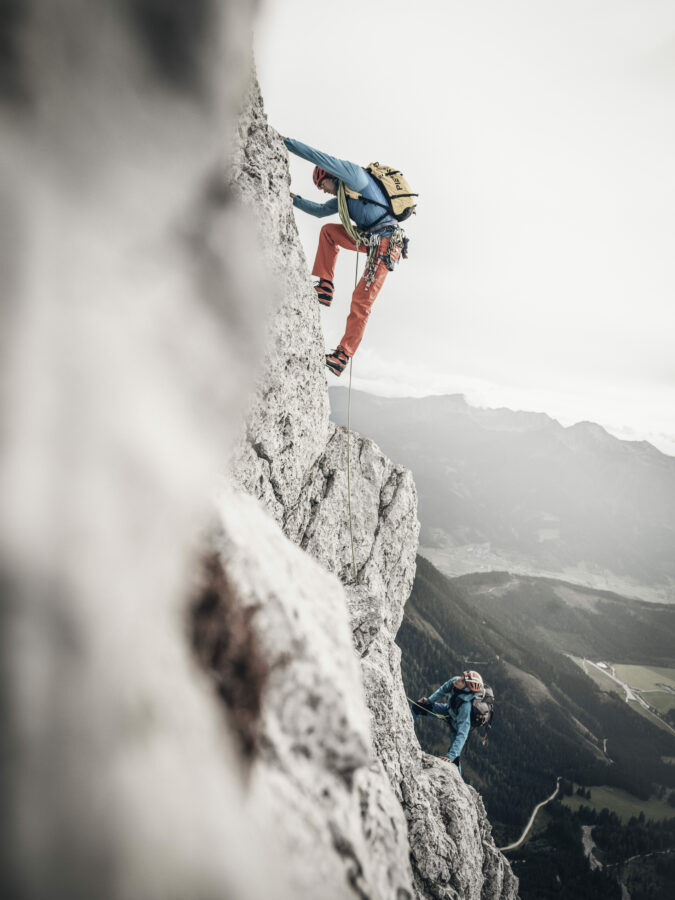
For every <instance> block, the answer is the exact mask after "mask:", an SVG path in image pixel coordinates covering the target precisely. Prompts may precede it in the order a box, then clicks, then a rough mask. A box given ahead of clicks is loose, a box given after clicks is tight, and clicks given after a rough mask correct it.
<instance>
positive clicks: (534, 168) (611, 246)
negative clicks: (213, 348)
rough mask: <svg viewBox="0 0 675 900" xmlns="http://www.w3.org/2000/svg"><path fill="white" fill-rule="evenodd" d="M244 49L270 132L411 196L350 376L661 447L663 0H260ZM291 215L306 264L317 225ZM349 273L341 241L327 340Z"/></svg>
mask: <svg viewBox="0 0 675 900" xmlns="http://www.w3.org/2000/svg"><path fill="white" fill-rule="evenodd" d="M255 46H256V58H257V66H258V74H259V78H260V82H261V87H262V91H263V96H264V101H265V107H266V111H267V114H268V118H269V120H270V123H271V124H272V125H273V126H274V127H275V128H277V129H278V131H280V132H281V133H282V134H285V135H289V136H291V137H296V138H299V139H301V140H303V141H305V142H307V143H309V144H311V145H313V146H315V147H318V148H319V149H321V150H324V151H326V152H328V153H332V154H334V155H335V156H339V157H343V158H346V159H350V160H352V161H355V162H360V163H362V164H367V163H368V162H370V161H371V160H375V159H378V160H380V161H383V162H386V163H389V164H395V165H396V166H397V167H399V168H401V169H402V170H403V171H404V172H405V174H406V177H407V178H408V180H409V181H410V183H411V185H412V188H413V190H415V191H419V193H420V198H419V207H418V215H417V216H416V217H415V218H414V219H412V220H409V223H407V224H406V230H407V232H408V235H409V237H410V239H411V246H410V259H409V260H407V261H404V262H402V263H401V264H400V266H399V268H398V269H397V270H396V271H395V272H394V273H393V274H391V275H390V276H389V277H388V279H387V282H386V283H385V286H384V288H383V290H382V293H381V294H380V296H379V297H378V299H377V301H376V302H375V304H374V307H373V312H372V315H371V318H370V321H369V324H368V328H367V330H366V334H365V338H364V341H363V344H362V345H361V348H360V349H359V351H358V353H357V354H356V356H355V358H354V385H355V386H356V387H360V388H362V389H365V390H370V391H371V392H373V393H382V394H388V395H401V396H418V395H423V394H429V393H453V392H461V393H465V394H466V395H467V398H468V399H469V401H470V402H472V403H475V404H476V405H486V406H499V405H504V406H509V407H511V408H517V409H530V410H537V411H544V412H547V413H549V414H550V415H552V416H554V417H556V418H558V419H559V420H560V421H561V422H563V424H566V425H567V424H571V423H573V422H576V421H580V420H583V419H590V420H592V421H596V422H599V423H601V424H602V425H604V426H605V427H606V428H608V429H609V430H610V431H612V432H613V433H614V434H617V435H619V436H620V437H627V438H634V439H643V438H644V439H648V440H650V441H652V443H654V444H655V445H656V446H658V447H659V448H660V449H662V450H664V451H665V452H669V453H671V454H675V351H674V344H675V252H674V248H675V212H674V210H675V165H674V163H675V2H674V0H508V2H505V0H475V2H471V3H469V2H466V0H418V2H417V3H416V4H413V3H411V2H399V0H388V2H387V3H382V2H374V0H361V2H353V0H342V2H341V3H339V4H335V3H323V2H317V0H283V2H282V0H279V2H276V3H274V2H271V0H268V2H267V3H263V4H262V6H261V12H260V15H259V18H258V26H257V33H256V36H255ZM311 170H312V167H311V165H309V164H308V163H305V162H303V161H302V160H299V159H297V158H295V157H291V172H292V177H293V189H294V190H295V191H296V192H297V193H300V194H302V195H303V196H305V197H308V198H310V199H314V200H323V199H325V195H323V194H321V195H319V193H318V192H317V191H316V190H315V189H314V187H313V185H312V180H311ZM296 220H297V222H298V226H299V228H300V234H301V238H302V241H303V244H304V246H305V250H306V253H307V256H308V259H309V261H310V265H311V262H312V261H313V257H314V251H315V248H316V241H317V238H318V233H319V228H320V226H321V224H324V223H325V221H327V220H323V221H321V220H318V219H314V218H312V217H310V216H306V215H304V214H303V213H301V212H300V211H296ZM328 221H330V220H328ZM353 283H354V255H353V254H350V253H345V252H343V253H342V255H341V260H340V264H339V267H338V270H337V274H336V298H337V299H336V300H335V301H334V303H333V307H332V308H331V309H329V310H324V311H322V319H323V323H324V332H325V335H326V345H327V346H328V347H331V348H332V347H334V346H335V345H336V343H337V341H338V340H339V338H340V337H341V335H342V332H343V330H344V322H345V318H346V314H347V311H348V304H349V298H350V295H351V289H352V287H353ZM343 380H344V376H343ZM331 383H332V382H331ZM335 383H336V384H338V383H341V382H338V381H337V380H336V381H335Z"/></svg>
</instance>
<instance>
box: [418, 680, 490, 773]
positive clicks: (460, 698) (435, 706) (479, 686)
mask: <svg viewBox="0 0 675 900" xmlns="http://www.w3.org/2000/svg"><path fill="white" fill-rule="evenodd" d="M483 689H484V685H483V679H482V678H481V676H480V675H479V674H478V672H474V671H473V670H471V671H468V672H464V673H462V675H455V677H454V678H451V679H450V680H449V681H446V682H445V684H442V685H441V686H440V687H439V689H438V690H437V691H434V693H433V694H432V695H431V696H430V697H420V699H419V700H418V701H417V703H416V704H414V705H412V706H411V707H410V708H411V711H412V714H413V719H417V717H418V716H425V715H427V713H429V712H432V713H435V714H436V715H439V716H447V722H448V726H449V727H450V735H451V739H450V747H449V748H448V752H447V754H446V755H445V756H441V757H440V759H443V760H445V761H446V762H452V763H454V764H455V765H456V766H457V768H458V769H459V772H460V775H461V773H462V766H461V765H460V756H461V754H462V750H463V749H464V744H465V743H466V739H467V738H468V736H469V731H470V730H471V705H472V703H473V699H474V697H475V696H476V694H479V693H482V692H483ZM442 697H445V699H444V700H443V702H439V701H440V699H441V698H442Z"/></svg>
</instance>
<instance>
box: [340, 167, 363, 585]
mask: <svg viewBox="0 0 675 900" xmlns="http://www.w3.org/2000/svg"><path fill="white" fill-rule="evenodd" d="M340 184H341V185H342V182H340ZM342 193H343V196H344V185H342ZM354 241H355V242H356V269H355V272H354V290H356V285H357V284H358V280H359V243H360V241H359V239H358V238H354ZM352 361H353V360H352V358H351V357H350V358H349V394H348V398H347V504H348V507H349V539H350V541H351V545H352V572H353V573H354V583H355V584H356V557H355V556H354V527H353V523H352V479H351V454H350V449H349V448H350V445H351V442H352V430H351V416H352Z"/></svg>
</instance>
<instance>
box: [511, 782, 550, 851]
mask: <svg viewBox="0 0 675 900" xmlns="http://www.w3.org/2000/svg"><path fill="white" fill-rule="evenodd" d="M559 790H560V775H558V778H557V780H556V783H555V790H554V791H553V793H552V794H551V796H550V797H547V798H546V800H542V801H541V803H537V805H536V806H535V808H534V809H533V810H532V815H531V816H530V821H529V822H528V823H527V825H526V826H525V830H524V831H523V833H522V834H521V836H520V837H519V838H518V840H517V841H516V842H515V844H509V845H508V847H500V848H499V849H500V851H501V852H502V853H506V851H507V850H517V849H518V847H520V845H521V844H522V843H523V841H524V840H525V838H526V837H527V836H528V834H529V833H530V828H532V826H533V825H534V820H535V819H536V818H537V813H538V812H539V810H540V809H541V808H542V806H546V804H547V803H550V802H551V800H555V798H556V797H557V796H558V791H559Z"/></svg>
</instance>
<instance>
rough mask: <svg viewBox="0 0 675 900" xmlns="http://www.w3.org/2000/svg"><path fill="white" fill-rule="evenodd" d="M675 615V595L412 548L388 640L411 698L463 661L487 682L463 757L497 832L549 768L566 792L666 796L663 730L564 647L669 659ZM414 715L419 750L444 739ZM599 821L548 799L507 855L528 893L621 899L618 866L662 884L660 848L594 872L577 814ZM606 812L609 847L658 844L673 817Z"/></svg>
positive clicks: (540, 787) (657, 892) (672, 747)
mask: <svg viewBox="0 0 675 900" xmlns="http://www.w3.org/2000/svg"><path fill="white" fill-rule="evenodd" d="M674 618H675V609H673V608H672V607H659V606H654V605H652V604H635V603H634V602H630V603H628V602H627V601H625V600H624V598H621V597H618V596H616V595H613V594H608V593H601V592H597V591H593V590H587V589H583V588H578V587H573V586H571V585H565V584H563V583H561V582H556V581H554V580H548V579H536V578H531V579H530V578H524V579H519V578H514V577H513V576H511V575H508V574H505V573H492V574H488V575H486V574H481V575H475V576H466V577H464V578H459V579H448V578H446V577H445V576H444V575H442V574H441V573H440V572H438V570H436V569H435V568H434V567H433V565H432V564H431V563H429V562H428V561H427V560H425V559H423V558H422V557H418V561H417V575H416V578H415V584H414V586H413V591H412V594H411V597H410V599H409V601H408V604H407V607H406V613H405V618H404V621H403V624H402V626H401V629H400V631H399V633H398V638H397V642H398V644H399V645H400V647H401V649H402V652H403V661H402V668H403V677H404V682H405V685H406V689H407V692H408V696H410V697H413V698H416V697H419V696H420V695H423V694H428V693H430V692H431V691H432V690H433V689H435V688H436V687H438V685H439V684H441V683H442V682H443V681H445V680H446V679H447V678H448V677H450V676H451V675H453V674H456V673H457V672H459V671H461V670H462V669H464V668H466V667H467V666H471V667H472V668H477V669H478V670H479V671H480V672H481V673H482V674H483V676H484V678H485V680H486V682H487V683H489V684H491V685H492V686H493V687H494V690H495V695H496V712H495V718H494V726H493V728H492V729H491V731H490V733H489V740H488V743H487V745H485V746H483V745H482V744H481V742H480V740H479V738H478V735H477V734H475V733H472V734H471V735H470V737H469V740H468V742H467V745H466V747H465V750H464V752H463V754H462V768H463V771H464V775H465V778H466V780H467V781H469V783H471V784H472V785H473V786H474V787H476V788H477V789H478V790H479V791H480V793H481V794H482V796H483V800H484V802H485V804H486V807H487V810H488V813H489V816H490V820H491V822H492V824H493V828H494V831H495V837H496V840H497V843H498V844H500V845H506V844H507V843H509V842H510V841H512V840H514V839H516V838H517V837H518V836H519V835H520V832H521V831H522V828H523V826H524V825H525V823H526V821H527V820H528V818H529V815H530V813H531V811H532V809H533V808H534V806H535V805H536V804H537V803H538V802H539V801H541V800H542V799H543V798H545V797H546V796H547V795H548V794H550V792H551V790H552V788H553V787H554V785H555V779H556V776H558V775H562V776H563V779H564V780H563V791H564V792H565V793H570V792H571V791H572V782H576V783H579V784H583V785H610V786H613V787H615V788H622V789H624V790H626V791H629V792H630V793H631V794H633V795H634V796H636V797H639V798H641V800H643V801H645V800H646V799H647V798H648V797H649V796H650V795H652V794H653V793H654V792H655V791H656V790H659V792H660V793H661V795H663V794H666V793H667V792H669V791H670V790H672V788H673V787H675V766H673V765H670V764H669V762H668V760H669V758H670V757H673V756H675V743H674V740H673V738H672V736H671V735H669V734H668V733H667V732H665V731H664V730H662V729H661V728H659V727H658V725H656V724H652V723H651V722H649V721H647V720H646V719H644V718H643V717H642V716H640V715H639V714H638V713H637V712H636V711H635V710H634V709H632V708H631V707H629V706H628V704H627V703H625V702H624V701H623V700H622V699H621V698H620V697H619V696H618V695H616V694H612V693H607V692H604V691H602V690H601V689H600V687H598V685H597V684H596V683H595V682H594V681H593V680H592V679H591V678H590V677H588V675H586V674H585V672H584V671H583V669H582V668H581V667H580V666H579V665H577V663H575V662H574V661H573V660H572V659H571V657H570V656H568V655H567V654H568V653H572V652H573V653H575V654H580V655H584V654H587V655H588V656H589V657H590V658H599V657H602V656H611V657H612V658H613V659H615V660H619V659H621V660H625V661H633V662H638V663H639V662H642V663H644V662H646V661H651V660H654V659H656V660H659V661H660V663H661V664H662V665H666V664H667V663H668V662H671V663H672V653H671V654H670V655H669V652H668V651H669V647H672V634H673V620H674ZM598 648H599V649H598ZM416 727H417V732H418V735H419V737H420V742H421V744H422V746H423V748H424V749H425V750H427V751H428V752H430V753H438V754H440V753H444V752H445V751H446V750H447V746H448V737H447V730H446V726H445V724H444V723H443V722H441V721H439V720H437V719H430V718H421V719H418V722H417V726H416ZM596 820H597V814H594V813H592V812H590V811H586V812H583V811H582V812H573V811H572V810H571V809H568V808H566V807H565V806H563V805H562V804H561V803H560V802H558V801H555V802H554V803H553V804H552V805H551V806H549V807H547V808H546V809H545V811H544V812H543V813H542V814H541V815H540V818H539V820H538V824H537V827H536V829H535V831H536V834H535V836H534V837H531V838H530V840H529V841H528V842H527V843H526V844H525V845H524V847H521V848H520V849H519V850H518V851H517V852H516V853H515V854H514V862H513V865H514V871H516V873H517V874H518V876H519V878H520V880H521V885H520V892H521V897H523V898H524V900H544V898H548V897H551V898H553V897H556V898H564V900H580V898H586V897H588V898H589V900H591V898H592V900H601V898H602V900H605V898H606V900H610V898H617V900H618V898H619V897H620V896H621V892H620V889H619V885H618V881H617V879H618V878H619V876H620V877H621V879H624V880H625V879H629V880H630V883H631V886H632V887H633V889H634V890H635V894H634V897H636V898H640V900H660V898H662V897H667V896H670V894H669V893H668V891H669V890H670V888H671V887H672V884H673V880H672V878H671V868H672V866H671V861H670V860H669V859H668V858H667V857H666V856H663V857H656V858H652V857H649V858H647V859H642V858H640V859H639V860H636V861H633V862H632V863H631V864H630V868H626V870H625V878H624V869H623V868H622V869H621V870H620V871H618V870H617V871H615V869H616V866H614V867H611V866H610V867H608V868H607V869H605V870H603V871H599V870H596V871H591V869H590V867H589V863H588V861H587V859H586V858H585V856H584V851H583V845H582V824H583V823H588V822H593V821H596ZM598 821H599V820H598ZM601 821H602V822H603V823H604V825H605V828H604V831H603V832H602V833H601V835H600V837H601V840H602V842H603V844H606V842H607V841H608V838H607V835H608V833H609V831H610V826H611V827H613V829H614V842H615V844H616V846H621V847H622V848H623V849H625V850H626V851H628V850H629V849H632V848H634V847H641V846H642V843H644V840H645V839H647V840H648V839H649V838H650V837H653V835H654V834H658V835H659V840H658V845H659V847H661V846H666V845H667V841H668V839H669V836H670V831H671V829H672V825H671V824H669V823H668V822H667V821H665V822H664V823H662V824H661V823H659V824H652V825H650V826H649V828H648V827H647V826H645V827H644V828H642V830H640V828H638V827H637V826H636V825H633V824H631V825H630V826H629V825H625V826H624V825H621V823H618V821H615V820H614V819H611V818H610V819H608V817H607V815H604V814H603V817H602V819H601ZM638 824H639V823H638ZM638 833H639V836H638V837H636V835H638ZM645 835H646V838H645ZM641 841H642V843H641ZM599 843H600V840H599ZM599 852H600V851H599ZM615 856H616V854H615ZM607 860H608V863H609V862H612V863H613V862H614V861H615V860H614V857H610V856H608V857H607ZM664 890H665V891H666V893H663V891H664Z"/></svg>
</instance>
